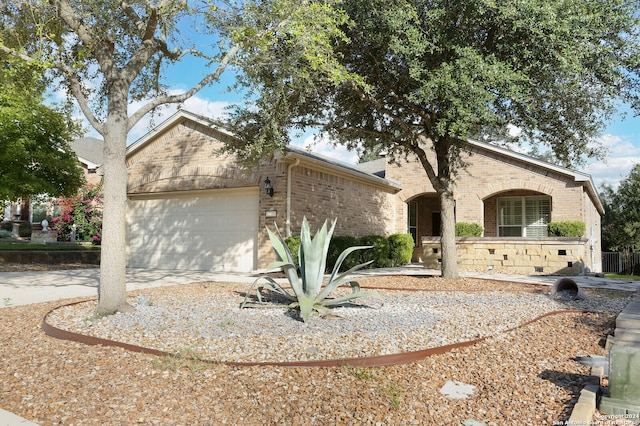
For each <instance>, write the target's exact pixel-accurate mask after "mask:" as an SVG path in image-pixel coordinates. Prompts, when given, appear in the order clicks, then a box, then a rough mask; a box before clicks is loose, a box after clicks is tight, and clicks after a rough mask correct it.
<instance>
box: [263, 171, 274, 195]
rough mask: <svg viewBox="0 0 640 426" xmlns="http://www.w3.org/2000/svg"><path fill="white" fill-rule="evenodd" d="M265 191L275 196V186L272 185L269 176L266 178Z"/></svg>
mask: <svg viewBox="0 0 640 426" xmlns="http://www.w3.org/2000/svg"><path fill="white" fill-rule="evenodd" d="M264 191H265V192H266V193H267V195H268V196H269V197H273V193H274V190H273V186H271V181H270V180H269V177H268V176H267V178H266V179H265V180H264Z"/></svg>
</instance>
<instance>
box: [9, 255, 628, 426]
mask: <svg viewBox="0 0 640 426" xmlns="http://www.w3.org/2000/svg"><path fill="white" fill-rule="evenodd" d="M375 275H419V276H430V275H431V276H439V275H440V271H436V270H430V269H424V268H423V267H422V266H421V265H410V266H405V267H398V268H383V269H369V270H365V271H361V272H360V273H359V274H356V276H375ZM461 275H462V276H463V277H470V278H486V279H494V280H503V281H511V282H520V283H531V284H543V285H549V286H551V285H553V283H554V282H556V281H557V280H558V279H559V277H557V276H544V275H541V276H536V275H507V274H497V273H491V274H489V273H487V274H483V273H475V272H467V273H461ZM570 278H571V279H573V280H574V281H575V282H576V283H577V284H578V285H579V286H580V287H584V288H602V289H612V290H624V291H629V292H635V291H637V290H638V289H640V281H631V280H621V279H607V278H596V277H588V276H578V277H570ZM99 280H100V270H99V269H97V268H96V269H70V270H60V271H46V272H42V271H33V272H0V299H1V300H0V308H2V307H10V306H18V305H28V304H32V303H40V302H48V301H54V300H60V299H67V298H72V297H83V296H87V297H90V296H97V295H98V283H99ZM254 280H255V277H251V276H249V275H248V274H232V273H216V272H198V271H195V272H188V271H172V270H149V269H128V270H127V290H137V289H142V288H151V287H162V286H170V285H176V284H186V283H192V282H202V281H217V282H246V283H251V282H253V281H254ZM14 425H36V423H33V422H29V421H28V420H25V419H22V418H20V417H18V416H16V415H14V414H12V413H9V412H7V411H4V410H2V409H1V408H0V426H14Z"/></svg>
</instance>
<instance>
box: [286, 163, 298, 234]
mask: <svg viewBox="0 0 640 426" xmlns="http://www.w3.org/2000/svg"><path fill="white" fill-rule="evenodd" d="M298 164H300V159H299V158H296V161H295V162H293V163H291V164H289V167H287V220H286V222H285V225H284V235H285V237H290V236H291V169H293V168H294V167H295V166H297V165H298Z"/></svg>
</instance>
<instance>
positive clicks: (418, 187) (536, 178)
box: [127, 112, 601, 270]
mask: <svg viewBox="0 0 640 426" xmlns="http://www.w3.org/2000/svg"><path fill="white" fill-rule="evenodd" d="M230 137H231V136H230V135H228V134H226V133H225V132H224V131H220V130H216V129H214V128H212V127H211V126H210V124H209V123H207V122H206V121H204V120H199V119H198V118H197V116H195V115H193V114H190V113H186V112H181V113H178V114H177V115H176V116H174V118H172V119H169V120H168V121H167V122H165V124H164V125H162V126H161V127H160V128H159V129H157V130H156V131H155V132H154V133H150V134H149V135H148V136H146V137H145V138H143V139H141V140H140V141H139V142H136V143H135V144H134V145H132V146H131V147H130V148H129V151H128V155H127V167H128V170H129V182H128V192H129V194H130V195H132V196H137V195H140V194H155V193H165V194H171V193H174V192H180V193H184V192H185V191H208V190H216V189H233V188H238V189H240V188H258V189H259V191H258V193H259V197H260V198H259V212H258V222H259V223H258V228H259V231H258V232H259V234H258V247H257V259H258V261H257V262H258V263H257V265H256V266H257V268H259V269H261V268H265V267H266V266H267V265H268V264H269V263H270V262H271V261H272V260H273V258H274V256H273V253H272V249H271V244H270V242H269V240H268V236H267V233H266V230H265V227H266V226H269V227H270V228H273V224H274V222H275V223H277V225H278V227H279V229H280V230H281V232H282V233H283V234H284V233H286V232H287V230H290V232H291V234H292V235H297V234H299V232H300V225H301V223H302V218H303V217H305V216H306V217H307V219H308V220H309V222H310V225H311V228H312V230H315V229H318V228H319V227H320V226H321V225H322V222H323V221H324V220H325V219H328V220H329V221H331V220H333V219H336V218H337V220H338V222H337V227H336V233H335V235H352V236H356V237H360V236H364V235H372V234H375V235H384V236H388V235H391V234H394V233H405V232H407V231H408V220H407V212H408V204H407V203H408V202H411V201H416V202H417V203H418V242H417V245H420V243H421V240H422V237H433V236H437V232H438V228H439V226H438V221H439V210H440V209H439V201H438V198H437V195H436V193H435V191H434V190H433V187H432V186H431V184H430V183H429V181H428V178H427V176H426V173H425V171H424V170H423V169H422V166H421V165H420V164H419V163H418V162H417V161H415V162H403V163H401V164H399V165H398V164H386V166H384V163H382V164H383V167H385V170H384V171H385V178H384V179H383V178H381V177H378V176H375V175H373V174H371V173H364V172H362V171H360V170H358V169H357V168H356V167H349V166H345V165H344V164H337V163H335V162H332V161H331V160H327V159H323V158H321V157H319V156H315V155H313V154H309V153H306V152H305V151H302V150H296V149H290V150H289V152H288V154H287V155H286V156H284V157H281V156H278V155H277V156H275V157H274V158H272V159H270V160H268V161H263V162H261V163H260V164H259V165H258V166H256V167H255V168H254V169H253V170H248V169H246V168H244V167H242V166H240V165H239V164H238V162H237V161H236V158H235V157H234V156H232V155H227V154H221V151H220V149H221V148H222V147H223V145H224V142H225V140H226V139H227V138H230ZM464 156H465V157H464V160H465V161H466V162H467V163H468V167H467V168H465V169H464V170H462V171H461V172H460V173H459V175H458V178H457V184H456V189H455V198H456V220H457V221H459V222H461V221H462V222H473V223H478V224H481V225H482V226H483V228H484V237H496V236H497V227H496V222H497V200H498V197H501V196H507V195H509V196H514V195H545V196H548V197H550V198H551V220H552V221H560V220H580V221H583V222H585V223H586V224H587V230H586V232H585V235H583V236H582V240H581V241H583V245H584V246H585V247H587V246H588V245H589V241H593V240H595V241H596V244H595V246H594V247H596V248H595V251H594V252H593V253H592V255H591V254H590V251H589V249H583V252H582V254H581V256H582V257H583V258H584V259H582V261H583V262H584V263H585V264H586V265H587V266H586V267H588V268H589V269H591V270H599V268H598V266H599V263H600V249H599V239H600V213H601V206H600V204H599V201H597V197H596V199H594V194H595V192H594V191H593V189H592V188H591V189H590V186H589V185H590V178H588V176H587V178H588V179H587V178H584V177H585V176H586V175H579V174H577V173H574V172H570V171H568V170H565V169H562V168H559V167H555V166H551V165H546V164H544V163H542V162H537V161H531V159H527V158H526V157H524V156H518V155H511V154H508V151H504V150H500V149H496V148H489V147H487V146H485V145H483V144H479V143H478V144H470V145H469V149H468V150H467V151H465V152H464ZM267 177H268V178H269V180H270V181H271V184H272V186H273V188H274V194H273V196H272V197H271V196H269V195H268V194H266V192H265V191H264V189H263V182H264V180H265V179H266V178H267ZM398 182H399V183H398ZM288 218H289V219H290V221H289V223H287V219H288ZM585 241H586V242H587V243H584V242H585ZM589 247H590V245H589ZM416 253H417V255H418V256H417V257H418V258H421V257H422V256H423V251H422V250H417V252H416ZM564 260H565V259H563V260H562V261H564Z"/></svg>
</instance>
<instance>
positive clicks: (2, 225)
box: [0, 222, 13, 233]
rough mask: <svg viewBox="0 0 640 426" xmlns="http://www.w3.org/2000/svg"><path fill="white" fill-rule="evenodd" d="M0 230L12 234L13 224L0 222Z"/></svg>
mask: <svg viewBox="0 0 640 426" xmlns="http://www.w3.org/2000/svg"><path fill="white" fill-rule="evenodd" d="M0 229H2V230H3V231H9V233H11V231H13V223H11V222H0Z"/></svg>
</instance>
